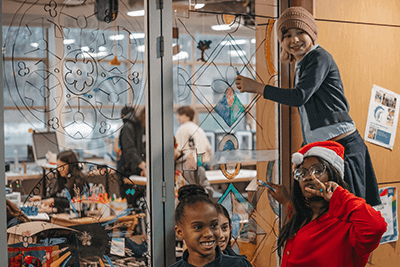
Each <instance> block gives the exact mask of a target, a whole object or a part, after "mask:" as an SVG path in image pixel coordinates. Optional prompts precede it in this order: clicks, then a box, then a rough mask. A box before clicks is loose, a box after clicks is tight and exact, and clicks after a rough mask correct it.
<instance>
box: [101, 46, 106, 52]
mask: <svg viewBox="0 0 400 267" xmlns="http://www.w3.org/2000/svg"><path fill="white" fill-rule="evenodd" d="M106 50H107V47H105V46H100V47H99V51H106Z"/></svg>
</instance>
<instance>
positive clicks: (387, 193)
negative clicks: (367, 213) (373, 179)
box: [374, 186, 399, 244]
mask: <svg viewBox="0 0 400 267" xmlns="http://www.w3.org/2000/svg"><path fill="white" fill-rule="evenodd" d="M379 196H380V198H381V201H382V204H381V205H377V206H374V208H375V210H377V211H380V212H381V214H382V217H383V218H385V221H386V223H387V229H386V232H385V233H384V234H383V236H382V238H381V241H380V244H385V243H388V242H395V241H397V240H398V239H399V227H398V223H397V201H396V200H397V187H396V186H393V187H385V188H380V189H379Z"/></svg>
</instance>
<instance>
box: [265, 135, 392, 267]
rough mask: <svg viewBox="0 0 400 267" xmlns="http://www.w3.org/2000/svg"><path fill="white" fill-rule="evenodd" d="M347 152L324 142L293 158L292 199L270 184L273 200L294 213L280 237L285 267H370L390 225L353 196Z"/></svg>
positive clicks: (285, 224)
mask: <svg viewBox="0 0 400 267" xmlns="http://www.w3.org/2000/svg"><path fill="white" fill-rule="evenodd" d="M343 156H344V147H343V146H342V145H341V144H339V143H338V142H334V141H321V142H314V143H310V144H308V145H306V146H304V147H302V148H301V149H300V150H299V151H298V152H296V153H294V154H293V156H292V162H293V164H294V166H295V168H294V171H293V178H294V180H293V186H292V190H291V194H290V199H289V198H288V192H287V190H285V189H284V187H282V186H279V185H275V184H273V183H269V185H271V186H272V187H273V188H274V189H275V191H273V190H270V189H268V192H269V194H270V195H271V196H272V197H274V198H275V199H276V200H278V201H279V202H280V203H281V204H282V205H284V206H286V207H288V208H289V212H288V214H289V216H288V219H287V221H286V222H285V223H284V225H283V226H282V229H280V231H279V237H278V245H277V251H278V253H279V254H281V249H283V255H282V265H281V266H282V267H289V266H296V267H302V266H304V267H305V266H331V267H343V266H349V267H350V266H365V265H366V263H367V261H368V258H369V255H370V254H371V252H372V251H373V250H374V249H376V248H377V247H378V245H379V241H380V240H381V237H382V235H383V234H384V233H385V231H386V227H387V224H386V222H385V220H384V218H383V217H382V215H381V213H380V212H379V211H376V210H375V209H374V208H373V207H371V206H370V205H369V204H367V203H366V202H365V200H364V199H363V198H360V197H357V196H355V195H354V194H352V193H350V192H349V191H348V186H347V184H346V182H345V181H344V179H343V175H344V160H343Z"/></svg>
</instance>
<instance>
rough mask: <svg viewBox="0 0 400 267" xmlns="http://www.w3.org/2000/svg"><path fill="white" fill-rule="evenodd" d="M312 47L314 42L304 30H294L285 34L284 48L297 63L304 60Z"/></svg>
mask: <svg viewBox="0 0 400 267" xmlns="http://www.w3.org/2000/svg"><path fill="white" fill-rule="evenodd" d="M312 46H313V41H312V39H311V37H310V36H309V35H308V34H307V33H306V32H305V31H304V30H301V29H298V28H292V29H289V30H287V31H286V32H285V33H284V34H283V40H282V47H283V48H284V49H285V50H286V51H287V52H288V53H289V54H292V55H293V56H294V57H295V58H296V60H297V61H300V60H302V59H303V57H304V56H305V55H306V54H307V52H308V51H310V50H311V48H312Z"/></svg>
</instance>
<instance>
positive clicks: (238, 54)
mask: <svg viewBox="0 0 400 267" xmlns="http://www.w3.org/2000/svg"><path fill="white" fill-rule="evenodd" d="M229 53H230V54H231V56H232V57H242V56H245V55H246V51H242V50H238V51H236V50H231V51H229Z"/></svg>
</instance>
